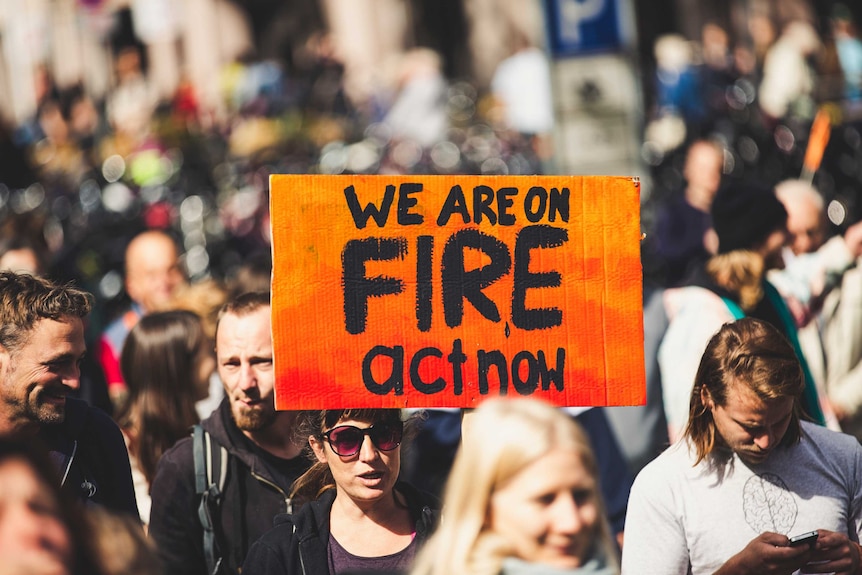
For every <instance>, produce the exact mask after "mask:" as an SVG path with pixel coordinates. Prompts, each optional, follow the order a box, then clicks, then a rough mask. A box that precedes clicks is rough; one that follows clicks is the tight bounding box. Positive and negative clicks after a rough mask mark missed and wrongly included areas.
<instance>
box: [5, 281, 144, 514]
mask: <svg viewBox="0 0 862 575" xmlns="http://www.w3.org/2000/svg"><path fill="white" fill-rule="evenodd" d="M90 308H91V296H90V294H88V293H86V292H83V291H80V290H77V289H75V288H73V287H71V286H59V285H55V284H53V283H51V282H49V281H47V280H44V279H40V278H37V277H34V276H31V275H29V274H16V273H12V272H2V273H0V437H10V438H17V439H23V440H35V441H41V442H42V443H44V444H45V445H46V446H47V448H48V450H49V451H50V452H51V456H52V458H53V459H54V460H55V462H56V463H57V464H58V466H59V470H60V478H61V482H62V484H63V488H64V489H66V490H67V491H69V492H70V493H71V494H72V496H73V497H75V498H77V499H79V500H82V501H86V502H92V503H98V504H102V505H105V506H106V507H108V508H110V509H112V510H115V511H122V512H126V513H129V514H130V515H132V516H134V517H138V508H137V503H136V502H135V492H134V488H133V486H132V472H131V470H130V467H129V455H128V452H127V451H126V446H125V443H124V441H123V436H122V434H121V433H120V430H119V428H118V427H117V426H116V424H114V422H113V421H112V420H111V418H110V417H108V416H107V415H106V414H105V413H104V412H102V411H100V410H99V409H96V408H94V407H90V406H88V405H87V404H86V403H84V402H83V401H80V400H76V399H73V398H71V397H67V396H68V395H69V394H70V393H72V392H73V391H75V390H77V389H78V387H79V386H80V384H81V370H80V364H81V360H82V358H83V356H84V353H85V351H86V345H85V342H84V318H85V317H86V316H87V314H89V313H90Z"/></svg>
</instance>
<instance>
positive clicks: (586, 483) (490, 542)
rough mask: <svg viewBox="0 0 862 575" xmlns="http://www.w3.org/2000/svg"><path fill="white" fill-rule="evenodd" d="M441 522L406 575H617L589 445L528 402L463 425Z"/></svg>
mask: <svg viewBox="0 0 862 575" xmlns="http://www.w3.org/2000/svg"><path fill="white" fill-rule="evenodd" d="M442 518H443V519H442V522H441V524H440V526H439V528H438V529H437V532H436V533H435V534H434V535H433V536H432V537H431V539H430V540H429V541H428V543H427V544H426V546H425V549H423V550H422V552H421V553H420V555H419V557H418V558H417V561H416V565H415V567H414V568H413V570H412V571H411V575H448V574H450V573H463V574H465V575H480V574H487V575H520V574H528V573H530V574H532V573H537V574H539V573H541V574H544V573H547V574H551V573H555V574H558V575H559V574H564V573H572V574H575V573H577V574H584V575H586V574H593V575H599V574H601V575H611V574H616V573H619V567H618V561H617V557H616V547H615V545H614V542H613V540H612V538H611V535H610V530H609V528H608V525H607V521H606V519H605V514H604V508H603V505H602V501H601V495H600V491H599V486H598V475H597V469H596V462H595V457H594V455H593V453H592V451H591V449H590V444H589V441H588V440H587V438H586V436H585V435H584V433H583V431H582V430H581V429H580V427H579V426H578V425H577V424H576V423H575V422H574V421H573V420H572V419H571V418H570V417H568V415H566V414H565V413H563V412H561V411H560V410H559V409H557V408H556V407H553V406H551V405H548V404H546V403H543V402H541V401H538V400H535V399H527V398H518V399H490V400H486V401H485V402H483V403H482V404H481V405H480V406H479V408H478V409H476V411H475V412H473V413H472V414H470V415H469V416H467V417H466V418H465V425H464V434H463V442H462V444H461V447H460V450H459V451H458V455H457V456H456V458H455V464H454V466H453V468H452V473H451V474H450V476H449V480H448V482H447V484H446V491H445V495H444V499H443V510H442Z"/></svg>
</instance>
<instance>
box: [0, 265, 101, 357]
mask: <svg viewBox="0 0 862 575" xmlns="http://www.w3.org/2000/svg"><path fill="white" fill-rule="evenodd" d="M92 300H93V296H92V295H90V294H89V293H87V292H85V291H82V290H79V289H77V288H75V287H73V286H72V285H71V284H65V285H59V284H55V283H53V282H51V281H50V280H46V279H43V278H39V277H34V276H31V275H29V274H18V273H14V272H0V345H2V346H3V347H5V348H6V349H10V350H14V349H16V348H18V347H19V346H21V345H22V344H23V343H24V341H25V339H26V337H27V335H28V334H29V333H30V331H31V330H32V329H33V328H34V327H35V325H36V323H37V322H38V321H39V320H42V319H52V320H54V321H60V320H62V319H63V318H68V317H75V318H81V319H83V318H84V317H86V316H87V314H89V313H90V310H91V309H92V307H93V301H92Z"/></svg>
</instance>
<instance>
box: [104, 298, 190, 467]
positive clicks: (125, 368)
mask: <svg viewBox="0 0 862 575" xmlns="http://www.w3.org/2000/svg"><path fill="white" fill-rule="evenodd" d="M204 338H205V336H204V333H203V327H202V324H201V320H200V318H199V317H198V316H197V315H195V314H194V313H192V312H190V311H185V310H174V311H166V312H158V313H153V314H149V315H145V316H144V317H142V318H141V320H140V321H139V322H138V323H137V324H136V325H135V327H134V328H132V330H131V332H129V336H128V337H127V338H126V342H125V344H124V345H123V353H122V356H121V357H120V368H121V369H122V372H123V378H124V379H125V380H126V384H127V385H128V387H129V399H128V401H127V402H126V404H125V406H124V408H123V410H122V411H121V412H120V414H119V416H118V417H117V421H118V422H119V423H120V426H121V427H122V428H123V429H124V430H125V431H126V432H127V435H129V437H130V445H129V450H130V451H131V452H132V455H134V456H135V457H137V459H138V462H139V464H140V466H141V470H142V471H143V473H144V477H146V479H147V482H151V481H152V478H153V476H154V475H155V472H156V464H157V463H158V461H159V458H161V456H162V454H163V453H164V452H165V451H167V449H168V448H170V447H171V446H172V445H173V444H174V443H176V442H177V441H178V440H179V439H181V438H183V437H185V436H186V435H188V433H189V427H191V426H192V425H194V424H195V423H197V422H198V420H199V419H198V415H197V412H196V411H195V401H196V399H197V393H198V385H199V384H200V382H198V381H197V380H198V379H200V373H199V364H198V362H199V357H200V356H199V351H200V348H201V345H205V339H204Z"/></svg>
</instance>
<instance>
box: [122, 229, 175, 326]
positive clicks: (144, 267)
mask: <svg viewBox="0 0 862 575" xmlns="http://www.w3.org/2000/svg"><path fill="white" fill-rule="evenodd" d="M178 260H179V254H178V253H177V246H176V244H175V243H174V240H173V239H172V238H171V237H170V236H169V235H167V234H166V233H164V232H160V231H155V230H151V231H146V232H143V233H141V234H138V235H137V236H135V237H134V238H133V239H132V241H131V242H129V246H128V247H127V248H126V292H127V293H128V294H129V297H130V298H132V301H134V302H137V303H138V304H140V305H141V306H142V307H143V308H144V311H145V312H151V311H153V310H155V309H158V308H159V306H160V305H162V304H164V303H166V302H167V301H168V300H170V298H171V296H172V295H173V293H174V290H176V288H177V287H178V286H179V285H181V284H182V283H184V282H185V277H184V276H183V273H182V271H181V270H180V265H179V261H178Z"/></svg>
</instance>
